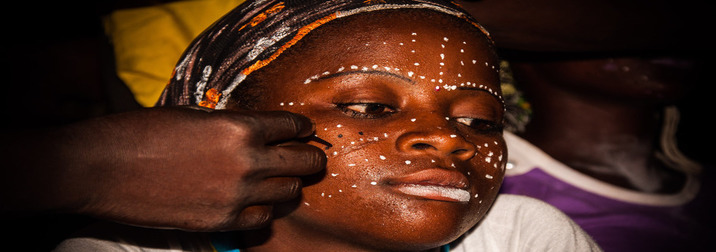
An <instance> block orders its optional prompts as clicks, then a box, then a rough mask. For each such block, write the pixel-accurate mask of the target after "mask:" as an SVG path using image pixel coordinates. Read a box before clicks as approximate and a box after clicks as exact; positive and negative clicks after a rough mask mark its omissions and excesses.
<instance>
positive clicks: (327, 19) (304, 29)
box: [241, 13, 336, 76]
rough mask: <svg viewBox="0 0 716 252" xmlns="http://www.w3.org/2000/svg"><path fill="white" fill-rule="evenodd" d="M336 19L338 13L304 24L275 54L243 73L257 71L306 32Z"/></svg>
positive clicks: (246, 74)
mask: <svg viewBox="0 0 716 252" xmlns="http://www.w3.org/2000/svg"><path fill="white" fill-rule="evenodd" d="M334 19H336V13H333V14H331V15H328V16H326V17H324V18H321V19H319V20H316V21H314V22H313V23H310V24H308V25H306V26H304V27H301V29H299V30H298V33H297V34H296V36H294V37H293V39H291V41H288V42H287V43H286V44H284V45H283V46H281V48H279V49H278V50H276V52H275V53H274V54H273V55H271V56H270V57H268V58H267V59H264V60H259V61H256V63H254V64H253V65H251V66H249V67H247V68H246V69H244V70H243V71H241V73H242V74H243V75H244V76H248V75H249V74H250V73H252V72H253V71H256V70H257V69H259V68H262V67H264V66H266V65H268V64H269V63H271V61H273V60H275V59H276V58H278V56H279V55H281V53H283V52H284V51H286V49H288V48H289V47H291V46H293V45H294V44H296V43H297V42H298V41H299V40H301V39H302V38H303V37H304V36H306V34H308V33H309V32H311V31H312V30H314V29H316V28H318V27H319V26H321V25H323V24H325V23H328V22H330V21H331V20H334Z"/></svg>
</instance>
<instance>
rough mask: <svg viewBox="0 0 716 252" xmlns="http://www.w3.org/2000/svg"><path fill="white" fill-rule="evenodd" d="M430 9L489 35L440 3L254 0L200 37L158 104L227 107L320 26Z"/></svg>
mask: <svg viewBox="0 0 716 252" xmlns="http://www.w3.org/2000/svg"><path fill="white" fill-rule="evenodd" d="M395 9H426V10H432V11H437V12H441V13H445V14H448V15H452V16H455V17H458V18H461V19H463V20H465V21H466V22H469V23H471V24H473V25H474V26H475V27H477V28H478V29H480V30H482V32H483V33H485V34H486V35H487V36H488V37H489V35H488V33H487V32H486V31H485V30H484V29H483V28H482V27H481V26H480V25H479V24H478V23H477V21H475V20H474V18H473V17H472V16H470V15H469V14H467V12H465V11H464V10H463V9H461V8H460V7H459V6H458V5H457V4H455V3H452V2H449V1H440V0H283V1H279V0H255V1H251V0H248V1H246V2H244V3H242V4H241V5H239V6H237V7H236V8H235V9H233V10H232V11H230V12H229V13H227V14H226V15H225V16H223V17H222V18H220V19H219V20H218V21H216V22H215V23H214V24H213V25H212V26H210V27H209V28H208V29H207V30H205V31H204V32H203V33H202V34H200V35H199V36H198V37H197V38H196V39H194V41H193V42H192V43H191V44H190V45H189V47H188V49H187V50H186V51H185V52H184V54H183V55H182V57H181V58H180V61H179V63H178V64H177V66H176V68H175V69H174V74H173V76H172V78H171V80H170V81H169V84H168V85H167V87H166V88H165V90H164V92H163V93H162V95H161V97H160V99H159V101H158V102H157V104H156V105H157V106H170V105H199V106H203V107H208V108H215V109H223V108H224V107H225V106H226V103H227V100H228V99H229V97H230V95H231V92H232V91H233V90H234V89H235V88H236V87H237V86H238V85H240V84H241V83H242V82H243V81H244V79H246V77H247V76H248V75H249V74H251V73H252V72H254V71H256V70H257V69H259V68H261V67H264V66H266V65H267V64H269V63H271V61H273V60H274V59H276V58H277V57H278V56H279V55H280V54H281V53H283V52H284V51H285V50H287V49H289V48H290V47H291V46H293V45H294V44H296V42H298V41H299V40H301V39H302V38H303V37H304V36H306V34H308V33H309V32H311V31H312V30H314V29H316V28H317V27H319V26H321V25H323V24H325V23H328V22H330V21H332V20H336V19H339V18H343V17H348V16H351V15H354V14H358V13H364V12H371V11H380V10H395Z"/></svg>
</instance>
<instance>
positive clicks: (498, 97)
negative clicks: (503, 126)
mask: <svg viewBox="0 0 716 252" xmlns="http://www.w3.org/2000/svg"><path fill="white" fill-rule="evenodd" d="M457 90H475V91H482V92H485V93H487V94H489V95H490V96H492V97H495V98H497V100H498V101H499V102H500V103H502V107H505V108H506V104H505V100H504V99H503V98H502V97H501V96H500V95H498V94H495V93H492V92H490V90H487V89H484V88H479V87H457Z"/></svg>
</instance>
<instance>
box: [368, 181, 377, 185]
mask: <svg viewBox="0 0 716 252" xmlns="http://www.w3.org/2000/svg"><path fill="white" fill-rule="evenodd" d="M370 184H371V185H377V184H378V182H375V181H371V182H370Z"/></svg>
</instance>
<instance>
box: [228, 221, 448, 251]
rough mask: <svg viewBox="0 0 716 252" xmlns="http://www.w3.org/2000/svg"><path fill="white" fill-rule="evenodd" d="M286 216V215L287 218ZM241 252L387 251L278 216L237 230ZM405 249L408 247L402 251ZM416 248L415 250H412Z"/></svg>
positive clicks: (436, 249) (439, 249) (437, 249)
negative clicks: (257, 226) (267, 222)
mask: <svg viewBox="0 0 716 252" xmlns="http://www.w3.org/2000/svg"><path fill="white" fill-rule="evenodd" d="M289 218H290V217H289ZM236 238H237V239H239V240H240V242H239V244H240V247H242V248H241V251H242V252H263V251H306V252H309V251H310V252H314V251H346V252H379V251H387V250H385V249H380V248H378V247H368V246H363V245H359V244H357V243H355V242H354V241H344V240H342V239H339V238H337V237H334V236H332V235H331V234H330V233H326V232H323V231H321V230H306V229H305V228H300V227H297V226H295V225H291V224H289V223H287V222H286V221H285V219H284V220H282V219H277V220H275V221H273V223H272V224H271V226H269V227H267V228H263V229H259V230H251V231H243V232H239V233H238V234H237V236H236ZM405 251H408V250H405ZM415 251H418V250H415ZM419 251H423V252H440V251H441V248H440V247H438V248H434V249H428V250H419Z"/></svg>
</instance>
